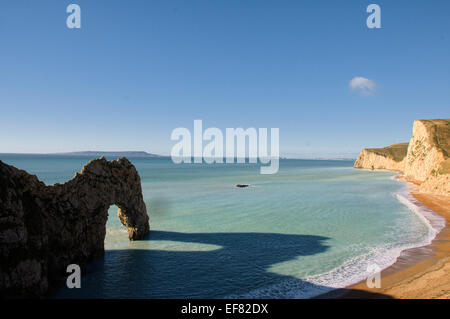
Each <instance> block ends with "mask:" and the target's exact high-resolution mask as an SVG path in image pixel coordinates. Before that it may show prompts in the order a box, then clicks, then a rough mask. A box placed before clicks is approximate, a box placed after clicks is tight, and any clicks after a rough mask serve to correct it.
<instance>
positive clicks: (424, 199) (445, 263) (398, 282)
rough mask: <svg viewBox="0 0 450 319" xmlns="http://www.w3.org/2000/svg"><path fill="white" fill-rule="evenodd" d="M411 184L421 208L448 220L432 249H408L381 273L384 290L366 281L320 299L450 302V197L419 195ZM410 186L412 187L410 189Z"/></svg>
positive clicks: (434, 241)
mask: <svg viewBox="0 0 450 319" xmlns="http://www.w3.org/2000/svg"><path fill="white" fill-rule="evenodd" d="M398 180H399V181H403V182H406V183H407V186H408V189H409V193H410V194H411V196H413V197H414V198H415V199H416V200H417V201H418V202H419V203H420V204H421V205H423V206H425V207H427V208H428V209H430V210H432V211H433V212H435V213H436V214H438V215H440V216H442V217H444V218H445V226H444V228H442V229H441V231H440V232H439V233H437V234H436V237H435V238H433V240H432V242H431V243H430V244H429V245H425V246H422V247H416V248H410V249H405V250H404V251H402V253H401V254H400V256H399V257H398V258H397V260H396V261H395V263H394V264H392V265H391V266H389V267H387V268H385V269H384V270H382V271H381V288H368V287H367V284H366V281H365V280H363V281H360V282H359V283H356V284H353V285H350V286H348V287H346V288H341V289H337V290H334V291H331V292H329V293H325V294H323V295H320V296H318V297H316V298H340V299H355V298H396V299H397V298H400V299H422V298H426V299H437V298H445V299H448V298H450V197H444V196H437V195H432V194H425V193H420V192H418V191H417V190H416V189H415V188H414V187H413V188H411V185H417V182H416V181H411V180H406V179H405V178H404V177H403V176H401V177H399V178H398ZM408 184H409V185H408Z"/></svg>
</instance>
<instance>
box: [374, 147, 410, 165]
mask: <svg viewBox="0 0 450 319" xmlns="http://www.w3.org/2000/svg"><path fill="white" fill-rule="evenodd" d="M408 144H409V143H398V144H392V145H389V146H386V147H383V148H366V150H367V151H368V152H372V153H375V154H377V155H381V156H384V157H387V158H391V159H393V160H394V161H396V162H401V161H402V160H403V159H404V158H405V156H406V153H407V151H408Z"/></svg>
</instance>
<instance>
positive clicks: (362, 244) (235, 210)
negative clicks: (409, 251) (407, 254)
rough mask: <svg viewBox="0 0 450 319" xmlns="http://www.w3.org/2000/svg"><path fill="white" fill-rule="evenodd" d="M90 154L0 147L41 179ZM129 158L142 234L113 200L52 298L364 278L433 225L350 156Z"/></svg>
mask: <svg viewBox="0 0 450 319" xmlns="http://www.w3.org/2000/svg"><path fill="white" fill-rule="evenodd" d="M89 159H90V158H89V157H84V156H79V157H76V156H49V155H1V154H0V160H2V161H4V162H6V163H8V164H11V165H14V166H16V167H18V168H21V169H25V170H27V171H28V172H30V173H32V174H36V175H37V176H38V177H39V178H40V179H41V180H42V181H44V182H45V183H46V184H53V183H56V182H58V183H63V182H65V181H67V180H69V179H70V178H72V177H73V175H74V174H75V172H79V171H80V169H81V167H82V166H83V165H84V164H86V163H87V162H88V160H89ZM130 160H131V161H132V162H133V164H134V165H135V166H136V168H137V170H138V171H139V174H140V176H141V179H142V187H143V193H144V199H145V202H146V205H147V210H148V214H149V216H150V228H151V234H150V236H149V237H148V238H147V239H145V240H142V241H136V242H129V241H128V237H127V232H126V229H125V227H124V226H122V225H121V223H120V221H119V220H118V217H117V216H116V214H117V212H116V207H111V209H110V216H109V219H108V223H107V236H106V239H105V249H106V253H105V257H104V258H103V259H99V260H97V261H95V262H93V263H92V264H90V265H89V266H88V267H87V270H86V271H85V272H84V273H83V276H82V288H81V289H61V290H60V291H59V292H58V293H57V295H56V297H63V298H66V297H69V298H71V297H87V298H90V297H95V298H98V297H100V298H109V297H117V298H185V297H190V298H197V297H198V298H202V297H204V298H227V297H246V298H253V297H265V298H304V297H311V296H314V295H317V294H318V293H321V292H325V291H327V290H329V289H330V288H337V287H344V286H347V285H349V284H352V283H355V282H357V281H359V280H362V279H364V278H367V276H368V275H369V273H368V272H367V267H368V266H370V265H377V266H378V267H380V268H381V269H382V268H386V267H387V266H389V265H391V264H392V263H394V262H395V260H396V258H397V257H398V256H399V254H400V252H401V251H402V250H404V249H406V248H411V247H417V246H422V245H425V244H428V243H429V242H430V241H431V239H432V238H433V237H434V236H435V234H436V232H437V231H438V230H439V228H440V227H442V225H443V224H442V223H443V220H442V218H440V217H438V216H436V215H435V214H433V213H432V212H429V211H427V210H426V209H424V208H421V207H419V206H417V205H416V204H417V203H415V202H414V201H413V200H412V199H411V198H410V196H409V195H408V192H407V190H406V186H405V185H404V184H403V183H401V182H398V181H396V180H395V179H394V178H393V176H394V175H395V174H394V173H392V172H372V171H365V170H355V169H353V168H352V165H353V162H351V161H314V160H281V162H280V171H279V173H278V174H276V175H260V174H259V168H258V166H257V165H254V164H231V165H230V164H220V165H219V164H214V165H206V164H204V165H203V164H190V165H188V164H182V165H176V164H173V163H172V162H171V160H170V159H166V158H130ZM239 183H240V184H251V186H250V187H249V188H243V189H239V188H236V187H234V185H235V184H239Z"/></svg>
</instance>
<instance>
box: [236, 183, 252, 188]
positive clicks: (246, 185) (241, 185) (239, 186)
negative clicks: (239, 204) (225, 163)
mask: <svg viewBox="0 0 450 319" xmlns="http://www.w3.org/2000/svg"><path fill="white" fill-rule="evenodd" d="M249 186H250V185H249V184H236V187H238V188H245V187H249Z"/></svg>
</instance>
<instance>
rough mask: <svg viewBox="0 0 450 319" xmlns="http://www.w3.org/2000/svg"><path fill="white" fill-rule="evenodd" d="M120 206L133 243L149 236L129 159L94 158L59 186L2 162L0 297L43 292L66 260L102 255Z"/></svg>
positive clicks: (138, 182)
mask: <svg viewBox="0 0 450 319" xmlns="http://www.w3.org/2000/svg"><path fill="white" fill-rule="evenodd" d="M114 204H115V205H117V206H118V207H119V210H118V216H119V219H120V221H121V222H122V224H124V225H125V226H126V227H127V229H128V236H129V238H130V240H137V239H141V238H142V237H144V236H145V235H147V234H148V232H149V229H150V228H149V218H148V215H147V209H146V207H145V203H144V200H143V197H142V189H141V180H140V177H139V174H138V173H137V171H136V168H135V167H134V166H133V165H132V164H131V163H130V162H129V161H128V160H127V159H126V158H121V159H118V160H116V161H112V162H109V161H107V160H106V159H105V158H100V159H96V160H93V161H91V162H89V163H88V164H87V165H86V166H84V167H83V169H82V170H81V173H79V174H78V173H77V174H76V175H75V177H74V178H73V179H72V180H70V181H68V182H67V183H65V184H62V185H61V184H55V185H54V186H46V185H45V184H44V183H42V182H40V181H39V180H38V178H37V177H36V176H34V175H30V174H28V173H27V172H25V171H22V170H19V169H17V168H15V167H13V166H9V165H6V164H4V163H3V162H1V161H0V297H3V298H5V297H7V298H14V297H40V296H45V295H46V294H47V293H48V291H49V289H50V288H52V287H54V285H55V283H57V282H58V281H59V280H60V279H61V276H63V275H67V274H66V268H67V266H68V265H70V264H78V265H80V266H81V265H83V264H85V263H86V262H88V261H90V260H92V259H94V258H96V257H100V256H102V255H103V254H104V241H105V234H106V220H107V218H108V208H109V207H110V206H111V205H114Z"/></svg>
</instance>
